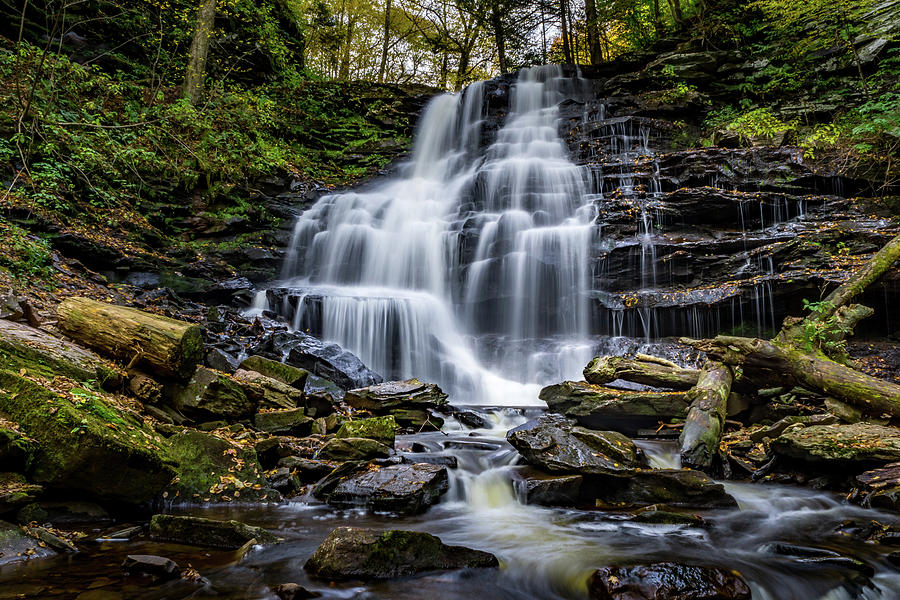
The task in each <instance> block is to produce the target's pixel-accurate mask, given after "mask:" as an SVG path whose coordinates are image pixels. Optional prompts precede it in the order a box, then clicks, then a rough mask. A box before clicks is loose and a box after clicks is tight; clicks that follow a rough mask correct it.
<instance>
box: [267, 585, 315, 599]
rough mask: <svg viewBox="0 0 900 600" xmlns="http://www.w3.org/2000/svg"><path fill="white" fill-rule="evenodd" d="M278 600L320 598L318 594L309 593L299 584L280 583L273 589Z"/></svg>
mask: <svg viewBox="0 0 900 600" xmlns="http://www.w3.org/2000/svg"><path fill="white" fill-rule="evenodd" d="M272 591H273V592H275V595H276V596H278V600H307V599H308V598H320V597H321V596H322V594H320V593H319V592H311V591H309V590H308V589H306V588H305V587H303V586H301V585H300V584H299V583H282V584H279V585H276V586H275V587H274V588H273V589H272Z"/></svg>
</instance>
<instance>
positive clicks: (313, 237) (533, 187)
mask: <svg viewBox="0 0 900 600" xmlns="http://www.w3.org/2000/svg"><path fill="white" fill-rule="evenodd" d="M572 82H573V80H572V79H568V78H563V77H562V72H561V69H560V68H559V67H557V66H548V67H539V68H533V69H526V70H524V71H522V73H521V74H520V76H519V79H518V81H517V83H516V84H515V85H514V86H513V88H512V91H511V94H512V98H511V103H510V114H509V116H508V117H507V119H506V122H505V124H504V125H503V127H502V128H501V129H500V130H499V131H498V132H497V134H496V139H495V140H494V141H493V143H492V144H490V146H489V147H488V148H487V149H486V150H484V151H483V152H479V151H478V146H479V143H480V140H481V137H482V126H483V122H482V110H483V106H484V97H483V89H484V88H483V85H482V84H475V85H472V86H470V87H469V88H468V89H467V90H466V91H465V93H463V94H445V95H441V96H438V97H437V98H435V99H434V100H433V101H432V102H431V103H430V104H429V106H428V108H427V110H426V112H425V114H424V116H423V117H422V120H421V123H420V125H419V130H418V134H417V138H416V143H415V147H414V151H413V156H412V160H411V161H410V163H409V164H408V165H406V166H405V167H404V168H403V169H402V171H401V175H400V176H398V177H395V178H392V179H389V180H387V181H385V182H383V183H381V184H380V185H378V186H376V187H374V188H372V189H371V190H369V191H365V192H348V193H341V194H334V195H330V196H326V197H324V198H322V199H321V200H320V201H319V202H318V203H317V204H316V205H315V206H314V207H313V208H312V209H311V210H309V211H307V212H306V213H305V214H304V215H302V216H301V217H300V219H299V220H298V222H297V224H296V227H295V231H294V236H293V241H292V242H291V246H290V249H289V252H288V259H287V261H286V263H285V266H284V270H283V277H284V278H285V279H286V280H289V281H290V283H289V284H288V285H289V286H291V287H294V288H296V289H297V290H298V292H297V293H298V294H301V295H302V298H300V301H299V302H297V307H296V309H294V310H296V311H298V312H303V311H305V310H306V308H305V306H306V305H307V304H308V303H313V302H315V303H317V304H318V310H317V311H316V315H317V316H318V319H319V322H318V323H306V325H307V326H309V327H311V328H313V329H316V330H317V333H319V334H320V335H321V337H323V338H324V339H326V340H327V341H333V342H337V343H339V344H340V345H342V346H344V347H346V348H348V349H349V350H351V351H352V352H354V353H356V354H357V355H358V356H359V357H360V358H361V359H362V360H363V362H365V363H366V364H367V365H368V366H369V367H370V368H372V369H374V370H376V371H378V372H380V373H382V374H383V375H384V376H385V377H388V378H405V377H412V376H416V377H422V378H428V379H431V380H435V381H438V382H439V383H441V384H442V385H443V386H444V387H445V388H446V389H448V391H450V392H451V393H453V394H454V395H455V396H456V397H458V398H459V397H463V398H465V399H466V400H465V401H466V402H469V403H479V402H484V403H491V404H497V403H503V404H509V403H511V402H512V403H514V404H515V403H526V402H533V401H534V398H535V396H536V384H539V383H545V382H547V381H549V380H551V379H553V378H555V379H560V378H565V377H572V376H574V375H576V374H577V373H578V372H579V371H580V369H581V367H582V366H583V364H584V363H585V360H586V359H587V358H589V355H590V354H591V345H590V344H589V343H588V342H587V341H586V340H587V337H588V332H589V313H588V290H589V287H590V281H589V280H590V273H589V260H588V254H589V250H590V247H591V236H592V232H593V227H592V221H593V219H594V216H595V214H594V211H595V209H594V206H593V203H592V202H591V200H590V198H589V195H588V186H587V180H586V174H585V171H584V169H583V168H581V167H577V166H575V165H574V164H572V163H571V162H570V161H569V160H568V158H567V153H566V150H565V148H564V146H563V144H562V141H561V140H560V138H559V134H558V132H557V128H558V124H557V120H558V108H557V106H558V104H559V102H560V101H561V100H562V98H563V90H564V88H565V87H567V86H568V87H571V86H572ZM291 322H292V323H294V324H295V326H302V324H303V323H304V321H303V319H302V318H301V317H298V315H297V314H295V315H293V316H292V318H291ZM498 345H499V346H502V347H503V352H502V354H503V355H505V356H506V357H508V358H507V360H502V359H501V360H500V364H498V363H497V362H496V361H492V360H486V357H490V356H493V357H495V358H496V357H497V356H498V354H500V353H498V352H496V351H493V350H492V349H491V346H494V347H496V346H498ZM548 350H550V351H548ZM536 356H540V357H541V360H542V361H547V360H548V359H550V360H551V363H550V364H551V366H549V367H548V366H547V365H546V364H543V365H541V366H540V368H538V369H536V370H534V369H533V368H532V367H533V366H534V363H535V360H534V358H535V357H536ZM511 357H515V359H514V360H509V358H511ZM553 357H562V358H555V359H554V358H553ZM523 359H524V360H523ZM496 373H502V376H500V375H497V374H496Z"/></svg>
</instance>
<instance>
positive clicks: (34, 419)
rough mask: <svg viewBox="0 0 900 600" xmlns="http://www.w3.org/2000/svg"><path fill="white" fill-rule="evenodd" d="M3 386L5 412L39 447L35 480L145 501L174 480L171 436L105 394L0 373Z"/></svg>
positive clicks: (32, 470) (33, 473)
mask: <svg viewBox="0 0 900 600" xmlns="http://www.w3.org/2000/svg"><path fill="white" fill-rule="evenodd" d="M75 389H80V388H75ZM0 390H3V391H2V392H0V411H2V412H3V413H5V414H6V415H8V416H9V417H11V418H12V419H14V420H15V421H16V422H17V423H18V424H19V426H20V427H21V429H22V431H23V432H24V433H25V434H27V435H28V436H29V437H31V438H33V439H34V440H35V441H36V442H37V444H38V449H37V450H36V451H35V452H34V455H33V458H32V463H31V465H30V469H29V478H30V480H31V481H33V482H34V483H38V484H41V485H44V486H45V487H47V488H53V489H62V490H67V491H78V492H84V493H85V494H87V495H89V496H90V497H93V498H97V499H101V500H111V501H114V502H123V503H126V504H140V503H143V502H146V501H148V500H151V499H152V498H154V497H155V496H156V495H157V494H158V493H159V492H161V491H162V490H163V488H164V487H165V486H166V484H168V483H169V482H170V481H171V480H172V479H173V478H174V477H175V469H174V466H175V465H174V462H173V461H172V459H171V458H170V456H169V453H168V451H167V450H168V444H167V442H166V439H165V438H163V437H162V436H160V435H159V434H157V433H156V432H155V431H153V430H152V429H151V428H150V427H148V426H146V425H145V424H144V423H142V422H141V421H140V420H138V419H137V418H136V417H135V416H133V415H132V414H130V413H127V412H125V411H123V410H121V409H119V408H117V407H115V406H114V405H112V404H110V403H109V402H107V401H105V400H104V399H103V397H102V395H101V394H100V393H94V392H90V391H89V390H82V392H79V395H78V396H73V397H72V398H73V399H70V398H69V397H64V396H61V395H59V394H57V393H56V392H53V391H51V390H49V389H46V388H44V387H43V386H40V385H38V384H36V383H34V382H32V381H30V380H28V379H25V378H23V377H20V376H18V375H16V374H13V373H10V372H8V371H2V370H0Z"/></svg>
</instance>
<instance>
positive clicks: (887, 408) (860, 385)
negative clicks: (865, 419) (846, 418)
mask: <svg viewBox="0 0 900 600" xmlns="http://www.w3.org/2000/svg"><path fill="white" fill-rule="evenodd" d="M684 341H685V342H686V343H688V344H690V345H692V346H693V347H695V348H697V349H699V350H703V351H704V352H706V353H707V355H708V356H709V357H710V358H712V359H713V360H718V361H721V362H723V363H725V364H728V365H732V366H740V367H743V371H744V373H745V374H747V373H748V372H752V371H762V372H764V373H768V374H782V375H787V376H789V377H790V378H791V379H792V380H793V381H794V382H795V383H796V384H799V385H800V386H802V387H804V388H806V389H808V390H812V391H816V392H819V393H821V394H823V395H825V396H832V397H834V398H837V399H838V400H843V401H844V402H847V403H848V404H852V405H854V406H856V407H858V408H860V409H862V410H864V411H865V412H868V413H874V414H876V415H881V414H885V413H887V414H890V415H892V416H894V417H900V385H897V384H894V383H891V382H888V381H885V380H883V379H878V378H877V377H872V376H871V375H866V374H865V373H862V372H861V371H857V370H856V369H852V368H850V367H847V366H845V365H842V364H840V363H836V362H834V361H833V360H830V359H828V358H827V357H825V356H823V355H821V354H811V353H808V352H806V351H804V350H803V349H801V348H797V347H794V346H790V345H779V344H775V343H773V342H767V341H765V340H760V339H753V338H741V337H732V336H724V335H720V336H718V337H716V338H715V339H714V340H701V341H695V340H684ZM751 374H752V373H751Z"/></svg>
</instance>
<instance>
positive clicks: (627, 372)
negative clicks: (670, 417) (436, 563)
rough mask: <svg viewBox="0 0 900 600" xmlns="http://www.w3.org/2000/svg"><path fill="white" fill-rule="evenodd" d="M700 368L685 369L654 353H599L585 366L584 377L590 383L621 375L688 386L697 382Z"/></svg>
mask: <svg viewBox="0 0 900 600" xmlns="http://www.w3.org/2000/svg"><path fill="white" fill-rule="evenodd" d="M699 376H700V371H698V370H697V369H685V368H682V367H679V366H678V365H676V364H674V363H669V362H668V361H661V360H657V359H655V357H647V356H643V355H638V356H636V357H634V358H628V357H625V356H598V357H597V358H595V359H593V360H592V361H591V362H589V363H588V365H587V366H586V367H585V368H584V378H585V379H586V380H587V381H589V382H590V383H594V384H597V385H604V384H607V383H610V382H612V381H615V380H616V379H622V380H624V381H631V382H633V383H640V384H642V385H649V386H653V387H659V388H671V389H676V390H689V389H691V388H692V387H694V386H695V385H697V379H698V378H699Z"/></svg>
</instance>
